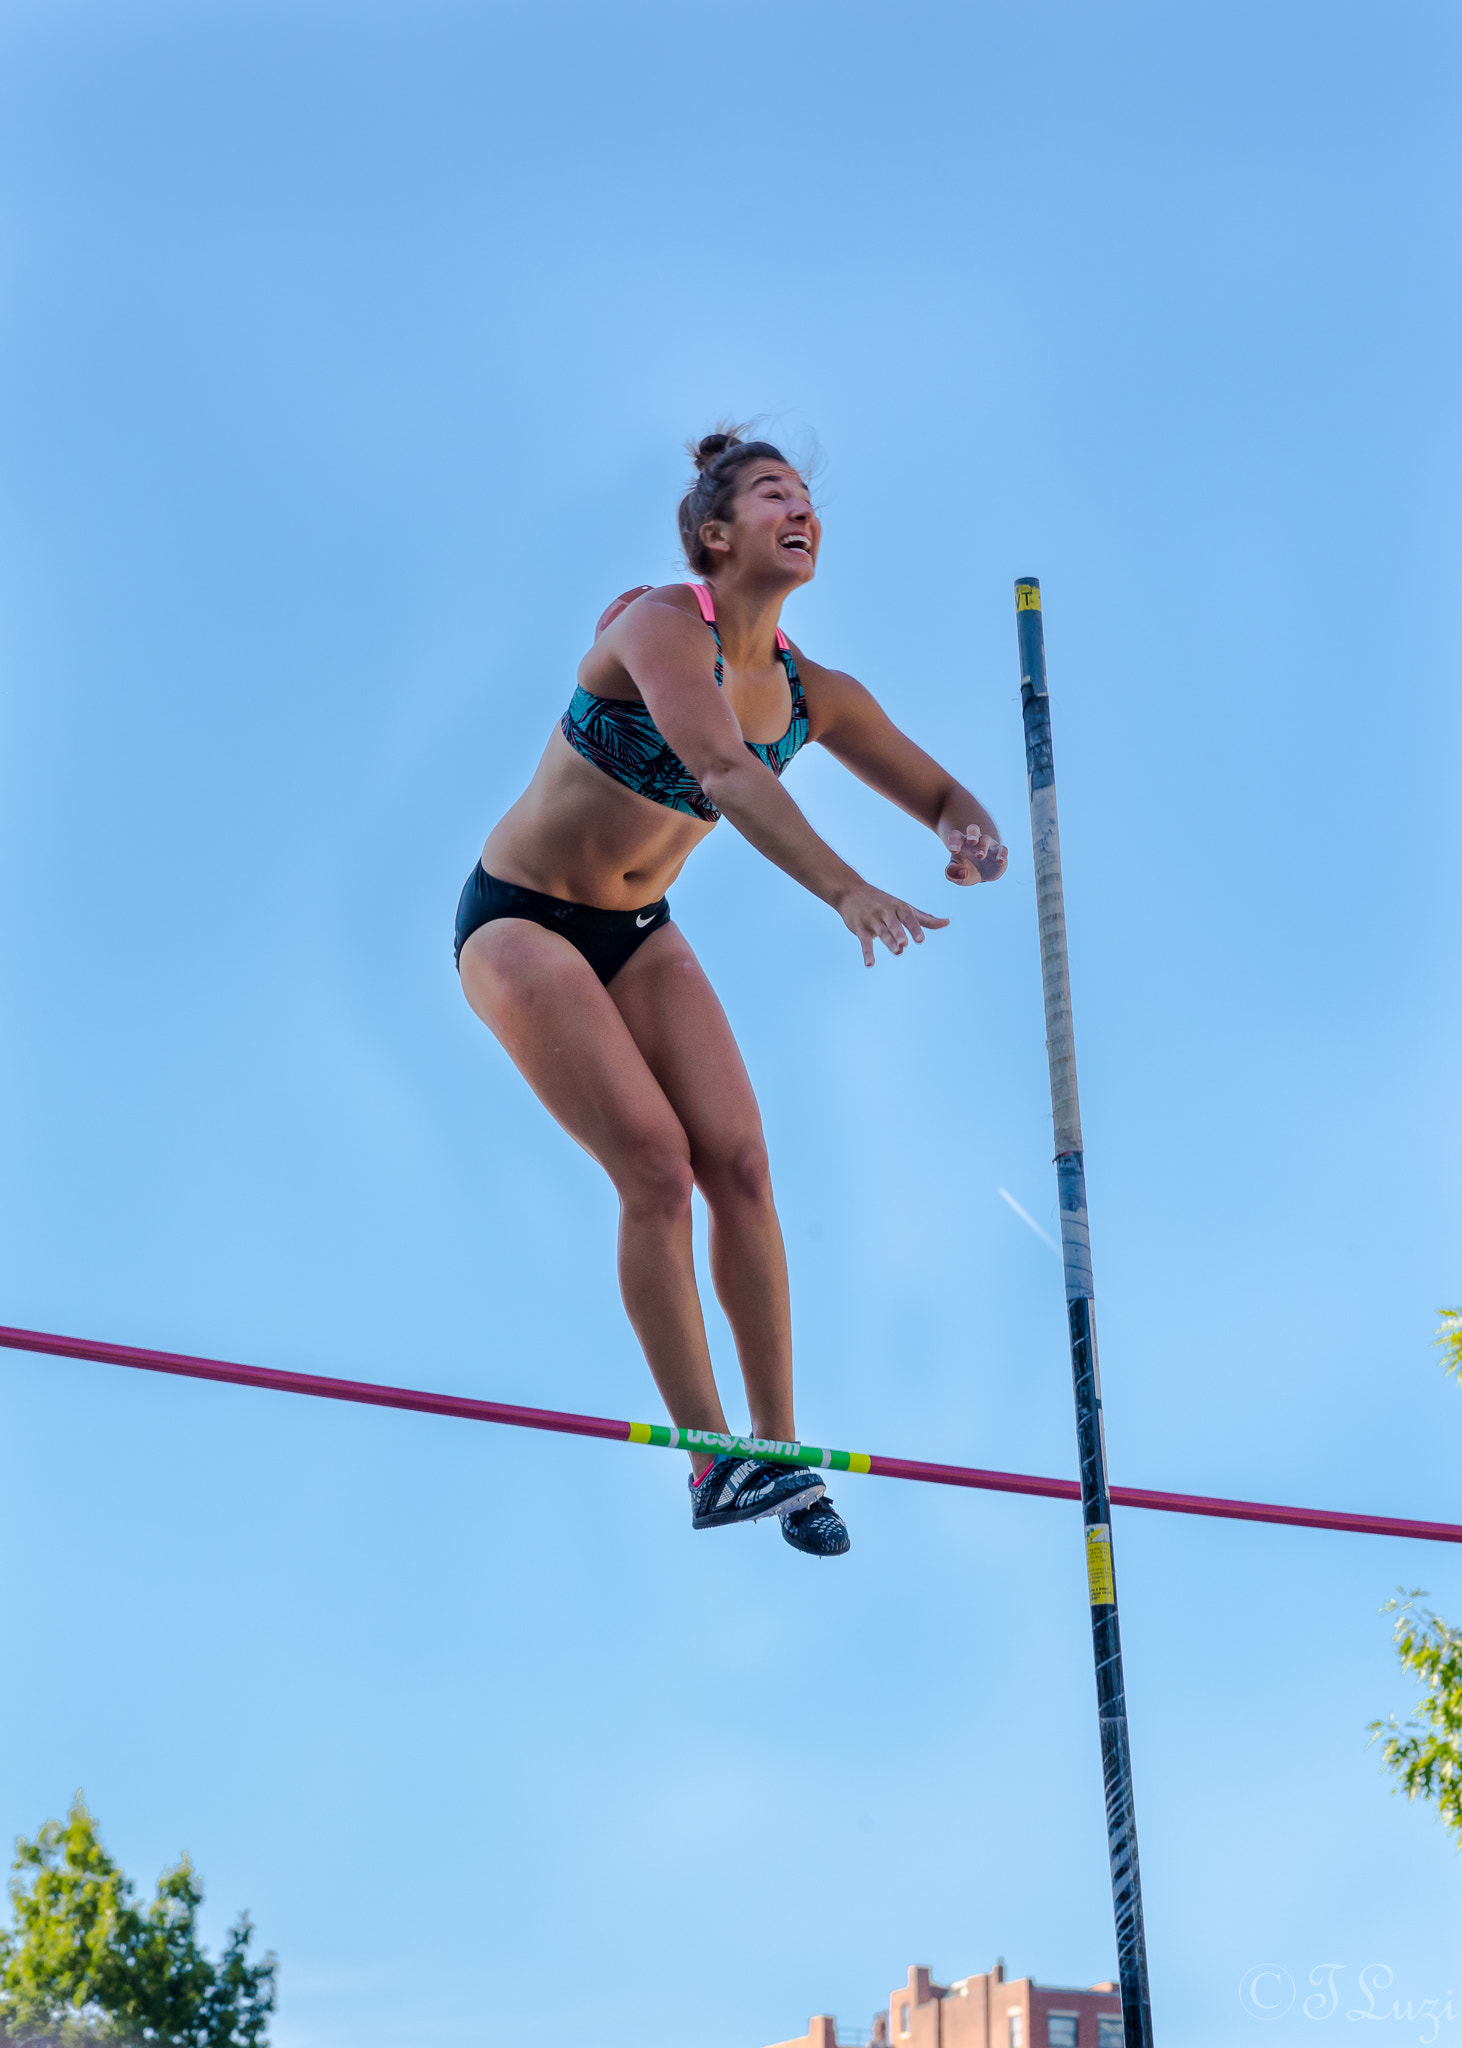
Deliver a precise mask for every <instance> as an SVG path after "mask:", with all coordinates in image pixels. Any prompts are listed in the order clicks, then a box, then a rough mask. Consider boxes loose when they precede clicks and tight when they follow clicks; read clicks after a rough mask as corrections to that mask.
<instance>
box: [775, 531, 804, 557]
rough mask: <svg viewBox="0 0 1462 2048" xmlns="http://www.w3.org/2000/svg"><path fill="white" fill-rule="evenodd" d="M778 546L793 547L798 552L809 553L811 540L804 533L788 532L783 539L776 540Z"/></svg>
mask: <svg viewBox="0 0 1462 2048" xmlns="http://www.w3.org/2000/svg"><path fill="white" fill-rule="evenodd" d="M777 546H778V547H782V548H791V549H794V550H795V551H796V552H797V553H798V554H803V555H810V554H811V553H812V542H811V541H810V540H809V539H808V538H807V535H806V534H805V533H789V534H788V535H787V537H786V539H785V540H780V541H778V542H777Z"/></svg>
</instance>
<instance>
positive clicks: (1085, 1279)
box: [1015, 576, 1152, 2048]
mask: <svg viewBox="0 0 1462 2048" xmlns="http://www.w3.org/2000/svg"><path fill="white" fill-rule="evenodd" d="M1015 631H1016V638H1017V641H1018V643H1019V646H1020V702H1021V710H1022V712H1023V714H1024V718H1025V765H1026V774H1027V776H1028V778H1029V782H1030V800H1031V844H1032V847H1033V848H1034V851H1035V865H1036V911H1037V915H1038V916H1039V919H1040V926H1041V988H1042V992H1043V994H1044V996H1045V1000H1046V1057H1047V1060H1048V1062H1049V1064H1050V1069H1051V1122H1052V1125H1053V1127H1054V1130H1055V1135H1056V1186H1057V1190H1058V1193H1059V1195H1060V1200H1061V1252H1062V1258H1063V1262H1064V1264H1065V1268H1066V1320H1067V1323H1068V1325H1069V1328H1070V1333H1071V1378H1072V1384H1073V1387H1074V1390H1075V1394H1076V1446H1077V1451H1078V1453H1079V1455H1080V1459H1081V1519H1082V1522H1083V1525H1084V1535H1085V1540H1086V1580H1087V1590H1088V1593H1089V1596H1090V1599H1091V1643H1092V1654H1093V1656H1094V1657H1095V1659H1096V1688H1097V1714H1098V1716H1099V1718H1100V1723H1101V1736H1102V1778H1103V1781H1104V1783H1105V1787H1106V1795H1107V1852H1108V1854H1109V1856H1110V1858H1111V1864H1112V1907H1113V1910H1114V1912H1115V1914H1116V1919H1117V1974H1118V1980H1119V1984H1120V1988H1121V1992H1122V2033H1123V2039H1124V2042H1125V2048H1152V2002H1151V1999H1150V1998H1149V1996H1148V1989H1147V1939H1146V1936H1145V1935H1144V1933H1143V1928H1142V1877H1141V1873H1140V1872H1139V1870H1138V1866H1137V1815H1136V1812H1135V1810H1134V1806H1133V1800H1132V1752H1131V1747H1130V1744H1129V1742H1128V1738H1127V1695H1126V1691H1125V1689H1124V1687H1123V1684H1122V1638H1121V1635H1120V1633H1119V1631H1118V1627H1117V1579H1116V1573H1115V1571H1114V1569H1113V1564H1112V1502H1111V1494H1110V1491H1109V1489H1108V1486H1107V1445H1106V1437H1105V1435H1104V1433H1103V1430H1102V1388H1101V1376H1100V1374H1099V1373H1098V1370H1097V1342H1096V1312H1095V1308H1094V1306H1093V1290H1092V1278H1091V1238H1090V1235H1089V1233H1088V1230H1087V1222H1086V1168H1085V1165H1084V1164H1083V1160H1082V1150H1081V1107H1080V1104H1079V1103H1078V1101H1077V1097H1076V1036H1075V1032H1074V1030H1073V1028H1072V1022H1071V970H1070V966H1069V964H1068V961H1067V958H1066V904H1065V899H1064V897H1063V895H1062V890H1061V837H1060V833H1059V831H1058V830H1057V825H1056V770H1055V766H1054V763H1053V761H1052V757H1051V703H1050V699H1049V697H1048V696H1047V694H1046V638H1045V632H1044V629H1043V626H1042V622H1041V586H1040V584H1039V582H1038V581H1037V580H1036V578H1035V577H1034V576H1022V577H1021V578H1020V580H1019V581H1018V582H1017V583H1016V586H1015Z"/></svg>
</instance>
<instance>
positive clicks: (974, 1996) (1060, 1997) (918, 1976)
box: [776, 1962, 1122, 2048]
mask: <svg viewBox="0 0 1462 2048" xmlns="http://www.w3.org/2000/svg"><path fill="white" fill-rule="evenodd" d="M865 2043H867V2044H871V2048H1122V2001H1121V1999H1120V1998H1119V1997H1118V1995H1117V1987H1116V1985H1115V1984H1088V1985H1087V1986H1086V1987H1085V1989H1082V1990H1077V1989H1074V1988H1069V1987H1067V1986H1065V1985H1055V1984H1038V1983H1037V1982H1036V1981H1035V1979H1034V1978H1033V1977H1007V1976H1006V1974H1005V1965H1004V1963H1003V1962H1001V1963H996V1965H995V1967H994V1969H993V1970H987V1971H986V1972H985V1973H984V1974H983V1975H982V1976H978V1977H963V1978H961V1979H960V1980H959V1981H958V1982H957V1983H954V1984H936V1983H934V1982H933V1981H932V1979H931V1978H930V1975H929V1972H928V1971H927V1970H924V1969H911V1970H910V1971H909V1978H908V1982H907V1983H906V1984H904V1985H903V1986H902V1987H901V1988H900V1989H899V1990H897V1991H895V1992H894V1993H893V1995H892V1997H891V1998H890V1999H889V2001H888V2010H887V2012H880V2013H877V2014H875V2016H874V2020H873V2027H872V2031H871V2033H864V2032H862V2031H861V2030H859V2031H854V2032H844V2033H841V2034H840V2033H839V2032H838V2023H837V2021H836V2020H835V2019H832V2018H830V2017H829V2016H828V2015H827V2014H826V2013H819V2014H818V2015H817V2016H816V2017H815V2018H814V2019H812V2020H810V2021H809V2022H808V2027H807V2032H806V2033H805V2034H799V2035H798V2036H797V2038H796V2039H795V2040H793V2041H779V2042H777V2043H776V2048H863V2044H865Z"/></svg>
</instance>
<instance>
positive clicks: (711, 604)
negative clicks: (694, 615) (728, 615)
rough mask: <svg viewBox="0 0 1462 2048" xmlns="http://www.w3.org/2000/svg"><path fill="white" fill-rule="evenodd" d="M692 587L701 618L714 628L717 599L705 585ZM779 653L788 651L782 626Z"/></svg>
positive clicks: (779, 635)
mask: <svg viewBox="0 0 1462 2048" xmlns="http://www.w3.org/2000/svg"><path fill="white" fill-rule="evenodd" d="M690 587H691V589H692V590H693V591H694V592H695V601H696V603H697V604H698V605H699V606H700V608H701V617H702V618H703V619H704V620H705V622H706V624H707V625H708V626H714V625H715V623H716V600H715V598H714V597H712V595H711V593H710V591H709V590H708V589H707V587H706V585H705V584H704V583H692V584H691V586H690ZM777 651H778V652H779V653H781V654H785V653H786V651H787V636H786V634H785V633H784V632H783V631H782V629H781V627H780V626H778V628H777Z"/></svg>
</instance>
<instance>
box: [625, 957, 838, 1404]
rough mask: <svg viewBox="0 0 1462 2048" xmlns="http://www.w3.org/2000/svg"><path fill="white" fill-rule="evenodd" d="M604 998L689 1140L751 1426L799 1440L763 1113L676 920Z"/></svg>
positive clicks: (783, 1265) (783, 1263) (782, 1256)
mask: <svg viewBox="0 0 1462 2048" xmlns="http://www.w3.org/2000/svg"><path fill="white" fill-rule="evenodd" d="M609 994H610V996H611V997H612V999H613V1001H614V1003H615V1005H616V1007H617V1008H618V1010H619V1013H620V1015H621V1016H622V1017H623V1018H624V1021H625V1023H626V1025H627V1026H628V1028H629V1032H630V1036H631V1037H632V1038H633V1039H634V1041H635V1043H636V1045H637V1046H638V1047H639V1049H640V1051H641V1053H642V1054H643V1055H644V1059H645V1063H646V1065H647V1066H648V1067H649V1069H650V1071H651V1073H652V1074H653V1075H654V1077H655V1079H656V1080H657V1081H658V1082H659V1084H660V1086H661V1088H662V1089H663V1090H664V1091H665V1094H666V1095H667V1097H668V1098H669V1101H670V1105H671V1107H672V1109H673V1110H674V1111H675V1114H676V1115H677V1116H678V1117H679V1119H680V1121H681V1123H682V1125H683V1126H684V1128H685V1132H686V1136H687V1137H688V1138H689V1140H690V1160H691V1169H692V1171H693V1173H694V1175H695V1181H696V1185H697V1187H699V1189H700V1191H701V1194H702V1195H703V1197H704V1198H705V1204H706V1208H707V1210H708V1211H709V1212H710V1223H711V1230H710V1238H711V1278H712V1281H713V1283H714V1285H715V1289H716V1297H717V1299H718V1300H719V1302H720V1304H721V1306H722V1308H723V1309H724V1310H725V1312H726V1320H727V1321H728V1322H729V1323H730V1325H731V1333H732V1335H733V1336H734V1338H735V1340H736V1355H737V1358H738V1359H739V1361H740V1364H741V1375H742V1378H743V1379H744V1380H745V1382H746V1397H747V1402H748V1405H749V1407H750V1410H751V1426H752V1429H753V1430H754V1431H755V1433H756V1434H757V1435H758V1436H763V1437H774V1438H777V1439H779V1440H786V1439H791V1438H795V1437H796V1434H797V1430H796V1423H795V1419H794V1416H793V1400H792V1311H791V1303H790V1299H789V1296H788V1289H787V1255H786V1252H785V1250H784V1248H783V1244H782V1228H781V1225H780V1223H779V1222H778V1221H777V1211H776V1206H775V1204H774V1202H773V1200H772V1181H771V1172H770V1169H769V1167H768V1164H767V1151H766V1141H765V1139H764V1137H763V1135H762V1127H761V1112H760V1111H759V1110H758V1108H757V1106H756V1096H755V1095H754V1094H753V1092H752V1087H751V1080H750V1077H749V1075H748V1074H747V1071H746V1066H745V1063H744V1061H743V1060H742V1057H741V1052H740V1049H739V1047H738V1046H737V1044H736V1040H735V1038H734V1037H733V1036H732V1033H731V1026H730V1025H729V1023H728V1022H727V1021H726V1013H725V1011H724V1010H723V1009H722V1008H721V1005H720V1002H719V1000H718V998H717V996H716V992H715V990H714V989H713V988H712V987H711V984H710V982H709V981H708V980H707V979H706V976H705V973H704V971H703V969H702V968H701V965H700V962H699V961H698V960H697V959H696V957H695V954H694V953H693V952H692V951H691V949H690V946H689V944H688V943H687V941H686V938H685V935H684V934H683V933H682V932H680V931H678V930H677V929H676V927H675V926H674V925H673V924H669V925H664V926H662V927H661V929H660V930H659V931H657V932H655V933H654V934H653V935H652V936H651V937H650V938H648V939H646V941H645V943H644V944H643V945H642V946H641V947H640V948H639V949H638V951H637V952H635V953H634V954H632V955H631V957H630V958H629V960H627V961H626V963H625V965H624V966H623V967H622V968H621V969H620V970H619V972H618V974H616V975H615V977H614V979H613V980H612V981H611V982H610V984H609Z"/></svg>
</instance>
